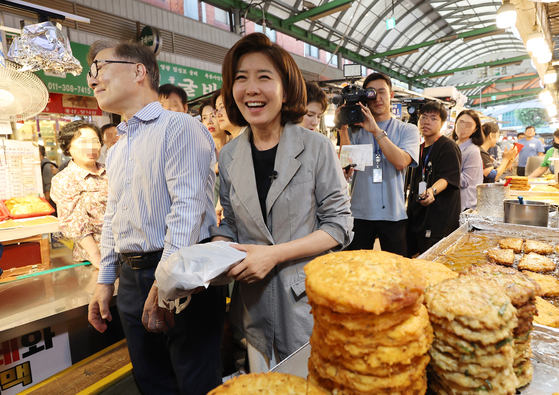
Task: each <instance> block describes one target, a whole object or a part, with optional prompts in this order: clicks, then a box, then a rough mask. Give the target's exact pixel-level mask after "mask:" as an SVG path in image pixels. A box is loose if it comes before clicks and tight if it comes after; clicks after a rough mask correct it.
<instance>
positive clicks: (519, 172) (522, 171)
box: [516, 166, 526, 177]
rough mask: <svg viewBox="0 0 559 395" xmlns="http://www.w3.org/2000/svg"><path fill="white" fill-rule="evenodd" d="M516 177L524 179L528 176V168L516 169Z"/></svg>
mask: <svg viewBox="0 0 559 395" xmlns="http://www.w3.org/2000/svg"><path fill="white" fill-rule="evenodd" d="M516 175H517V176H520V177H524V176H525V175H526V168H525V167H520V166H518V167H517V168H516Z"/></svg>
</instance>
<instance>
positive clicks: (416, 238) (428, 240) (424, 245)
mask: <svg viewBox="0 0 559 395" xmlns="http://www.w3.org/2000/svg"><path fill="white" fill-rule="evenodd" d="M406 238H407V240H408V248H407V250H408V254H407V257H408V258H413V256H414V255H415V254H419V255H421V254H423V253H424V252H425V251H427V250H428V249H429V248H431V247H433V246H434V245H435V244H437V243H438V242H439V241H441V240H442V239H443V238H442V237H425V232H422V233H421V234H419V233H414V232H412V231H410V230H409V229H408V233H407V237H406Z"/></svg>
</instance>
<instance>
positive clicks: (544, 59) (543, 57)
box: [536, 51, 553, 64]
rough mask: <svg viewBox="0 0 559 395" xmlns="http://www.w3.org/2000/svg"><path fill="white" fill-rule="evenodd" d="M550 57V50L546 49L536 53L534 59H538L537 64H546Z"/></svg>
mask: <svg viewBox="0 0 559 395" xmlns="http://www.w3.org/2000/svg"><path fill="white" fill-rule="evenodd" d="M552 57H553V55H552V54H551V51H548V52H543V53H539V54H538V55H536V60H537V61H538V63H539V64H546V63H549V62H551V58H552Z"/></svg>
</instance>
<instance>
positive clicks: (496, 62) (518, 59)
mask: <svg viewBox="0 0 559 395" xmlns="http://www.w3.org/2000/svg"><path fill="white" fill-rule="evenodd" d="M526 59H530V55H522V56H517V57H515V58H509V59H501V60H494V61H491V62H485V63H478V64H474V65H471V66H465V67H459V68H457V69H452V70H444V71H438V72H436V73H427V74H421V75H417V76H415V77H411V78H410V79H411V80H412V81H415V80H420V79H422V78H431V77H436V76H443V75H446V74H449V73H457V72H459V71H466V70H472V69H478V68H482V67H489V66H499V65H503V64H511V63H513V62H522V61H524V60H526Z"/></svg>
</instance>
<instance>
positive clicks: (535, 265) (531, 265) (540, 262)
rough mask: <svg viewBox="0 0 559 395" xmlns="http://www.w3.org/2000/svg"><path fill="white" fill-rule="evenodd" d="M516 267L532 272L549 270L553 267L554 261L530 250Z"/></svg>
mask: <svg viewBox="0 0 559 395" xmlns="http://www.w3.org/2000/svg"><path fill="white" fill-rule="evenodd" d="M518 269H520V270H531V271H533V272H549V271H551V270H554V269H555V263H554V262H553V261H552V260H551V259H549V258H548V257H546V256H543V255H539V254H536V253H535V252H531V253H529V254H528V255H524V257H523V258H522V259H521V260H520V262H519V263H518Z"/></svg>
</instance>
